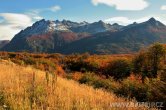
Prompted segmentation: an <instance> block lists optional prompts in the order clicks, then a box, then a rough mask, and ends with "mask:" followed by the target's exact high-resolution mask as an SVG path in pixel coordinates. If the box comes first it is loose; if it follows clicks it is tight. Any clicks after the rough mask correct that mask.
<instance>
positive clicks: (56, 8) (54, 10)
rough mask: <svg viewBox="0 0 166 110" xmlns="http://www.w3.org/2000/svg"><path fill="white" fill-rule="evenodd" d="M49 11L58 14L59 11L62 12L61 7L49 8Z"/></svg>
mask: <svg viewBox="0 0 166 110" xmlns="http://www.w3.org/2000/svg"><path fill="white" fill-rule="evenodd" d="M48 10H50V11H52V12H57V11H59V10H61V7H60V6H58V5H56V6H53V7H51V8H48Z"/></svg>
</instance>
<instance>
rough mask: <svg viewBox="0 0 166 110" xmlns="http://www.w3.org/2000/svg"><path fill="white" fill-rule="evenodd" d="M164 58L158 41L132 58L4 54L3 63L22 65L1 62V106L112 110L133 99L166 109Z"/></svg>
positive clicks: (87, 55)
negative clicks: (112, 104)
mask: <svg viewBox="0 0 166 110" xmlns="http://www.w3.org/2000/svg"><path fill="white" fill-rule="evenodd" d="M165 55H166V51H165V47H164V46H163V45H161V44H158V43H156V44H154V45H152V46H150V47H148V48H147V49H144V50H140V52H138V53H135V54H128V55H89V54H88V53H85V54H73V55H61V54H30V53H26V52H24V53H7V52H1V53H0V57H1V59H3V60H7V61H9V62H14V63H15V64H18V65H20V66H16V65H15V64H11V65H10V67H9V66H8V65H5V64H1V68H2V69H1V70H0V74H1V76H2V77H1V79H0V82H1V83H2V86H1V89H0V90H3V91H0V92H1V94H2V96H1V100H2V99H3V100H2V101H0V102H1V105H3V104H4V103H5V105H6V106H7V107H13V108H14V109H16V110H18V109H20V110H21V109H44V110H45V109H46V108H47V109H48V107H50V108H54V109H56V108H57V109H65V110H66V109H76V110H77V109H78V110H82V109H85V110H86V109H87V110H90V109H99V110H100V109H104V110H108V109H111V108H110V103H111V102H124V101H126V102H133V101H134V100H135V101H138V102H163V105H162V107H161V108H164V106H165V104H166V102H165V101H166V95H165V93H166V89H165V88H166V59H165ZM13 65H14V66H13ZM27 65H29V66H31V67H27ZM3 68H4V69H3ZM8 68H10V69H8ZM32 68H36V69H32ZM39 70H40V71H39ZM5 72H6V74H5ZM73 80H75V81H76V82H78V83H80V84H78V83H76V82H74V81H73ZM5 82H6V84H7V85H5ZM82 84H83V85H82ZM84 84H86V85H89V86H92V87H93V88H91V87H87V86H85V85H84ZM98 89H102V90H98ZM114 94H115V95H114ZM118 97H121V98H118ZM21 102H24V103H21ZM22 107H24V108H22ZM115 109H116V108H115ZM117 109H118V108H117ZM123 109H124V108H123ZM132 109H140V108H132ZM141 109H144V108H141Z"/></svg>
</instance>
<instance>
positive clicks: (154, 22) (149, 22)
mask: <svg viewBox="0 0 166 110" xmlns="http://www.w3.org/2000/svg"><path fill="white" fill-rule="evenodd" d="M145 23H146V24H149V25H152V26H164V24H163V23H161V22H160V21H158V20H156V19H155V18H154V17H152V18H150V19H149V20H148V21H146V22H145Z"/></svg>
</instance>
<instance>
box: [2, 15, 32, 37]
mask: <svg viewBox="0 0 166 110" xmlns="http://www.w3.org/2000/svg"><path fill="white" fill-rule="evenodd" d="M0 17H1V18H3V20H2V21H1V22H0V39H1V40H3V39H4V40H5V39H11V38H13V37H14V35H15V34H17V33H18V32H19V31H20V30H22V29H25V28H26V27H27V26H30V25H32V19H31V18H30V17H29V16H27V15H25V14H17V13H0Z"/></svg>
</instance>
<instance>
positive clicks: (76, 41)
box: [1, 18, 166, 54]
mask: <svg viewBox="0 0 166 110" xmlns="http://www.w3.org/2000/svg"><path fill="white" fill-rule="evenodd" d="M154 42H161V43H166V26H165V25H164V24H163V23H161V22H160V21H157V20H156V19H155V18H150V19H149V20H148V21H145V22H142V23H136V22H135V23H133V24H130V25H127V26H122V25H119V24H117V23H114V24H112V25H111V24H109V23H104V22H103V21H101V20H100V21H98V22H94V23H88V22H85V21H84V22H81V23H77V22H72V21H69V20H63V21H59V20H56V21H50V20H47V21H46V20H44V19H43V20H40V21H38V22H36V23H34V24H33V25H32V26H31V27H28V28H26V29H25V30H22V31H21V32H20V33H18V34H16V35H15V36H14V38H13V39H12V40H11V42H10V43H9V44H7V45H6V46H5V47H3V48H2V49H1V50H3V51H29V52H46V53H63V54H71V53H85V52H89V53H91V54H114V53H116V54H117V53H130V52H136V51H138V50H139V49H140V48H142V47H145V46H148V45H150V44H152V43H154Z"/></svg>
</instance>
